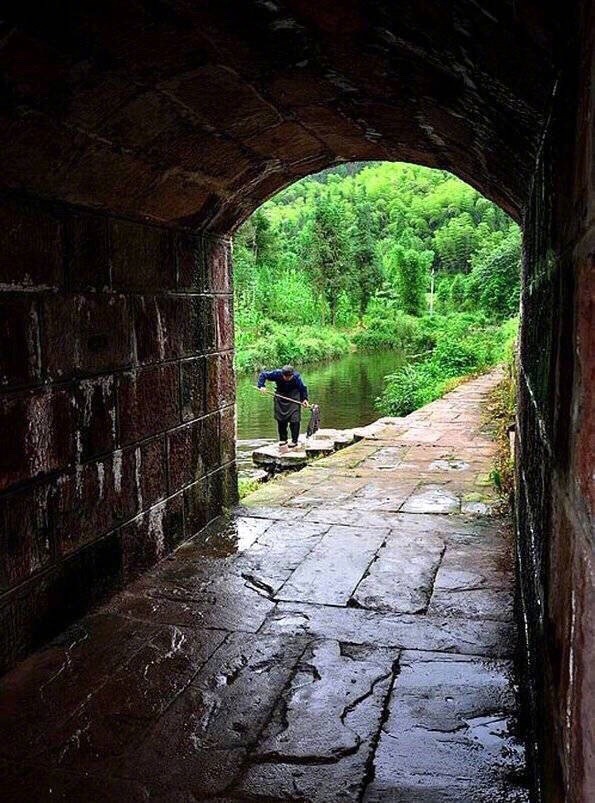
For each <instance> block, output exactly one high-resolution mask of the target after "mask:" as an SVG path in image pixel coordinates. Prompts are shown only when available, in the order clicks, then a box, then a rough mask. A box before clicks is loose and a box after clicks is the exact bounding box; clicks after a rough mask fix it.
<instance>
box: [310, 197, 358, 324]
mask: <svg viewBox="0 0 595 803" xmlns="http://www.w3.org/2000/svg"><path fill="white" fill-rule="evenodd" d="M348 261H349V244H348V238H347V236H346V231H345V227H344V224H343V219H342V210H341V206H340V204H339V202H338V201H337V199H336V197H334V196H333V195H331V194H330V193H324V194H323V195H321V196H320V198H319V199H317V200H316V204H315V207H314V214H313V219H312V240H311V243H310V258H309V267H310V272H311V275H312V279H313V282H314V286H315V288H316V290H317V292H318V293H319V294H320V295H321V296H322V297H323V298H324V299H325V301H326V303H327V305H328V309H329V311H330V319H331V324H333V325H334V323H335V320H336V317H337V307H338V305H339V298H340V295H341V292H342V291H343V290H345V289H346V288H347V285H348V276H347V265H348Z"/></svg>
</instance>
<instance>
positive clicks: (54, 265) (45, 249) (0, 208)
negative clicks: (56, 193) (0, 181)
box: [0, 202, 64, 290]
mask: <svg viewBox="0 0 595 803" xmlns="http://www.w3.org/2000/svg"><path fill="white" fill-rule="evenodd" d="M62 259H63V243H62V224H61V222H60V220H59V219H58V218H57V217H55V216H54V215H51V214H49V213H47V212H45V211H43V210H41V209H39V208H37V207H36V206H34V205H33V204H27V203H16V202H15V203H13V202H3V203H2V204H1V205H0V289H11V288H12V289H15V290H17V289H26V290H29V289H39V290H41V289H45V288H56V287H60V286H62V284H63V281H64V275H63V268H62Z"/></svg>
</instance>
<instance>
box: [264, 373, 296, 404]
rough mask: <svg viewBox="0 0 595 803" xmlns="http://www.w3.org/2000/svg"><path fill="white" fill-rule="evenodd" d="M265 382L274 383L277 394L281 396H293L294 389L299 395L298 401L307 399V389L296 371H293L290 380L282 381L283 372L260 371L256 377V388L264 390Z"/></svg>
mask: <svg viewBox="0 0 595 803" xmlns="http://www.w3.org/2000/svg"><path fill="white" fill-rule="evenodd" d="M266 382H274V383H275V385H276V386H277V391H276V392H277V393H279V394H280V395H281V396H289V397H290V398H291V397H292V396H293V393H292V391H295V390H296V389H297V390H298V391H299V394H300V401H305V400H306V399H307V398H308V388H307V387H306V385H304V383H303V382H302V377H301V376H300V375H299V373H298V372H297V371H294V373H293V376H292V377H291V379H284V377H283V372H282V371H281V370H280V369H277V370H276V371H261V372H260V374H259V377H258V387H259V388H264V386H265V383H266Z"/></svg>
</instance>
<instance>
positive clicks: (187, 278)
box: [176, 234, 205, 291]
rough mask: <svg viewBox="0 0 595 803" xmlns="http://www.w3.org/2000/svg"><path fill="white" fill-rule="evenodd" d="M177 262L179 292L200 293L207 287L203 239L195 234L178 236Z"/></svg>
mask: <svg viewBox="0 0 595 803" xmlns="http://www.w3.org/2000/svg"><path fill="white" fill-rule="evenodd" d="M176 260H177V268H178V282H177V286H178V289H179V290H195V291H200V290H203V289H204V286H205V252H204V248H203V241H202V237H199V236H198V235H195V234H178V235H177V236H176Z"/></svg>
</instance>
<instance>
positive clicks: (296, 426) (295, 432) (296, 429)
mask: <svg viewBox="0 0 595 803" xmlns="http://www.w3.org/2000/svg"><path fill="white" fill-rule="evenodd" d="M287 424H289V428H290V430H291V440H292V441H293V442H294V443H297V442H298V437H299V434H300V422H299V421H277V428H278V430H279V440H280V441H286V440H287Z"/></svg>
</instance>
